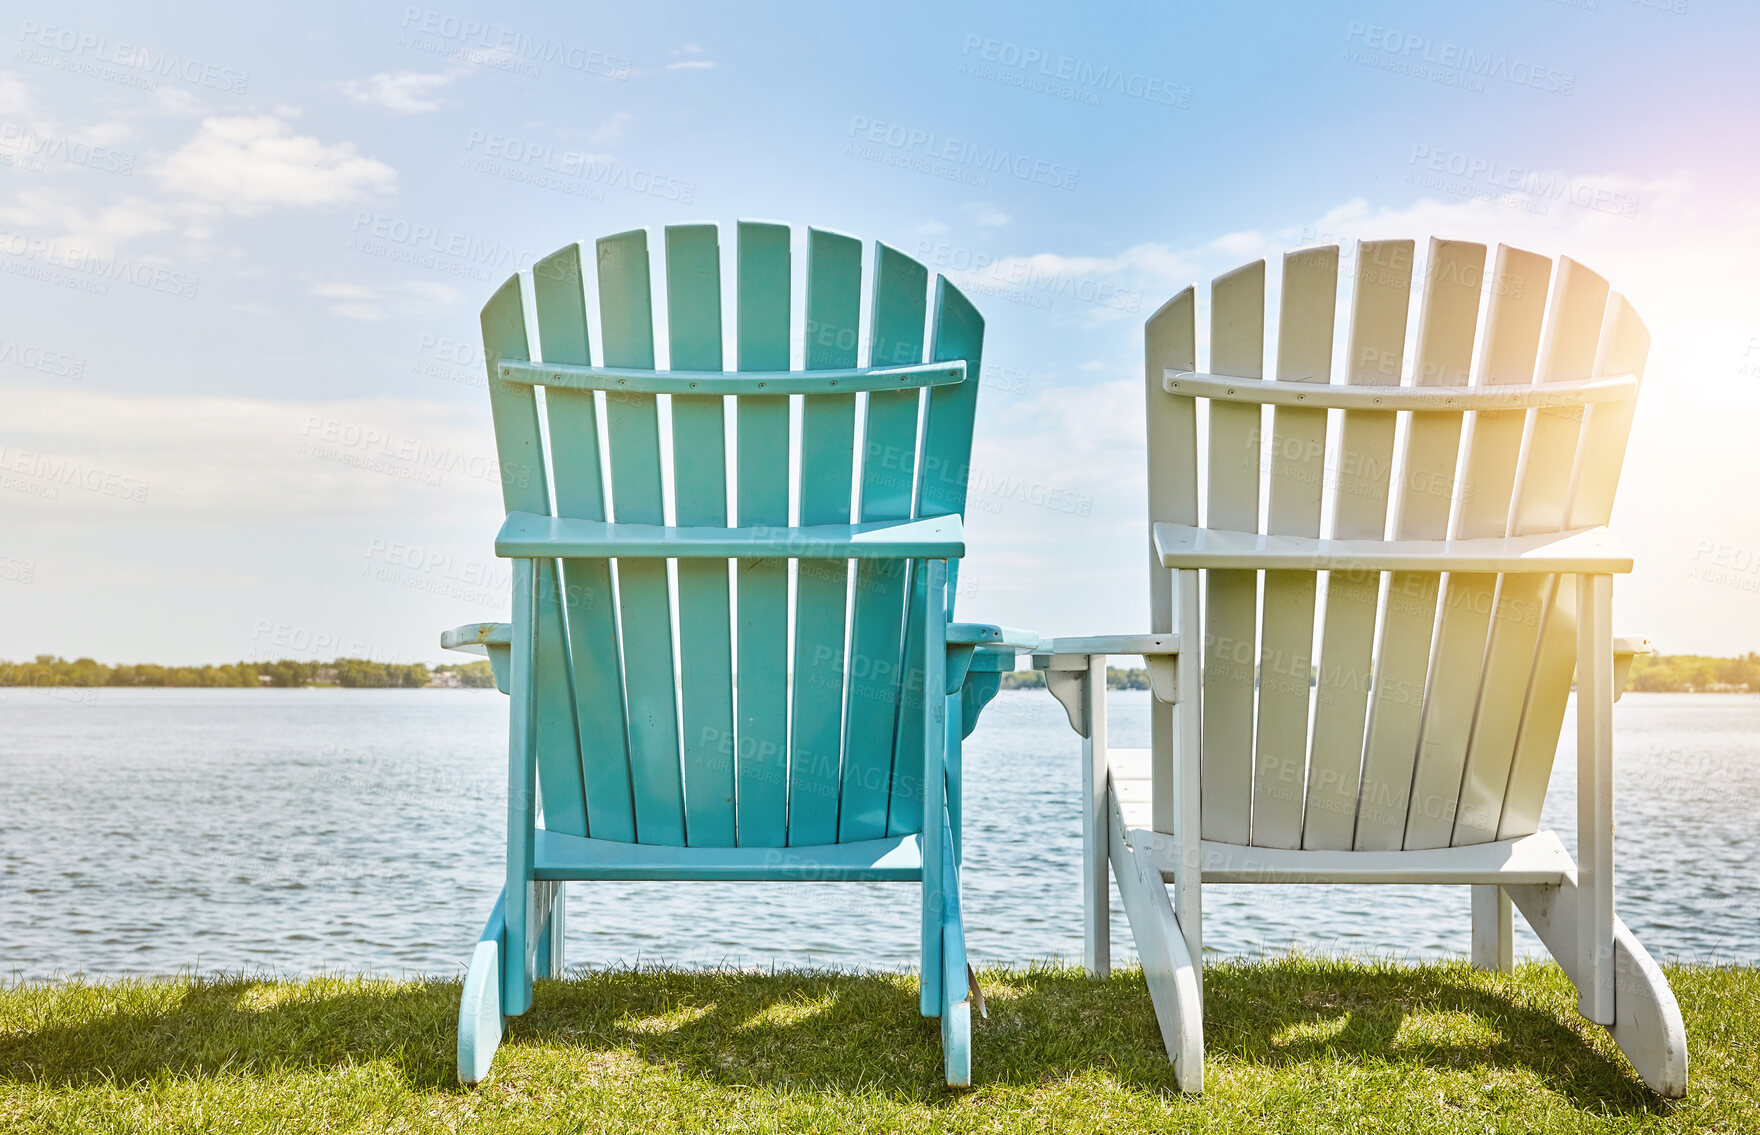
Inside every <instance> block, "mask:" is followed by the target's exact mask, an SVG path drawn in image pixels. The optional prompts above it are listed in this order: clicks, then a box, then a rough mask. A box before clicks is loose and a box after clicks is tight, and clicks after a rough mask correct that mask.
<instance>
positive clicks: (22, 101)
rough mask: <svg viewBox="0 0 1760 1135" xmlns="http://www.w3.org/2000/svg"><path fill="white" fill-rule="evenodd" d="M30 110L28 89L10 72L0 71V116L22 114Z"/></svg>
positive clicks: (22, 81) (20, 79) (21, 80)
mask: <svg viewBox="0 0 1760 1135" xmlns="http://www.w3.org/2000/svg"><path fill="white" fill-rule="evenodd" d="M30 108H31V93H30V88H28V87H26V86H25V83H24V80H23V79H22V78H20V77H19V76H18V75H17V74H15V73H14V72H11V71H0V114H24V113H26V112H27V111H29V110H30Z"/></svg>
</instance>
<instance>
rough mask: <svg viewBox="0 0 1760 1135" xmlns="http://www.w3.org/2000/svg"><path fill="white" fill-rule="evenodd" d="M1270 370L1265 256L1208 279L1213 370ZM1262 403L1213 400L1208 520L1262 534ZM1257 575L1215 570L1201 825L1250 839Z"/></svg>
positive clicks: (1207, 623) (1209, 612) (1210, 588)
mask: <svg viewBox="0 0 1760 1135" xmlns="http://www.w3.org/2000/svg"><path fill="white" fill-rule="evenodd" d="M1264 366H1265V262H1264V261H1263V260H1256V261H1254V262H1253V263H1251V264H1247V265H1243V266H1242V267H1240V268H1237V269H1235V270H1234V271H1233V272H1230V273H1228V274H1227V275H1225V276H1219V277H1217V278H1216V280H1215V281H1214V282H1213V283H1212V284H1211V285H1210V369H1211V370H1214V371H1218V372H1221V373H1225V374H1238V375H1240V376H1241V377H1243V378H1259V377H1261V376H1262V374H1263V372H1264ZM1259 419H1260V414H1259V408H1258V407H1257V406H1250V405H1242V404H1238V403H1227V402H1216V403H1212V404H1211V406H1210V439H1209V442H1210V444H1209V484H1208V493H1207V496H1208V499H1207V501H1206V505H1205V515H1204V524H1205V525H1206V526H1207V527H1210V528H1221V529H1228V530H1230V531H1234V532H1257V531H1258V530H1259V461H1260V456H1259V451H1260V445H1259V441H1260V425H1259ZM1258 601H1259V579H1258V576H1257V574H1255V573H1254V572H1251V571H1213V572H1210V573H1209V576H1208V578H1207V580H1206V581H1205V609H1204V628H1205V629H1204V742H1205V743H1204V753H1203V769H1202V777H1203V810H1204V820H1203V823H1204V831H1205V832H1206V833H1208V834H1210V835H1213V836H1214V837H1215V838H1217V839H1227V840H1234V841H1239V842H1241V843H1246V842H1247V841H1248V839H1249V837H1250V832H1251V827H1252V809H1253V720H1254V719H1253V685H1254V674H1255V670H1256V669H1257V666H1258V661H1259V647H1258V643H1259V634H1258V625H1259V616H1258Z"/></svg>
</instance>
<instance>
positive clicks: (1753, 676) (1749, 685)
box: [1626, 653, 1760, 693]
mask: <svg viewBox="0 0 1760 1135" xmlns="http://www.w3.org/2000/svg"><path fill="white" fill-rule="evenodd" d="M1626 688H1627V689H1630V690H1644V691H1647V692H1654V693H1754V692H1756V691H1760V654H1752V653H1749V654H1744V655H1742V656H1740V657H1738V658H1708V657H1706V656H1705V655H1703V654H1640V655H1639V656H1638V657H1636V658H1634V659H1632V676H1631V678H1630V679H1629V680H1628V682H1627V683H1626Z"/></svg>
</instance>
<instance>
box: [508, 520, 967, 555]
mask: <svg viewBox="0 0 1760 1135" xmlns="http://www.w3.org/2000/svg"><path fill="white" fill-rule="evenodd" d="M495 554H496V555H497V556H503V557H506V558H510V559H528V558H531V559H547V558H552V557H581V558H584V559H612V558H616V557H620V556H622V557H630V558H662V557H663V558H666V559H691V558H697V557H701V558H707V559H723V560H727V559H740V558H744V559H774V558H788V559H824V560H862V559H882V560H884V559H930V560H947V559H959V558H960V557H962V556H964V555H965V554H966V542H965V530H964V527H963V525H962V524H961V522H960V518H959V516H958V515H957V514H954V515H949V516H932V517H927V518H919V519H916V520H879V521H870V522H868V523H866V524H812V525H806V526H804V527H799V528H788V527H771V526H764V527H755V528H709V527H678V526H672V525H664V524H618V523H606V522H605V521H603V520H576V519H572V518H569V517H561V516H539V515H537V514H536V513H530V512H510V513H508V514H507V520H506V522H505V523H504V524H502V526H501V531H500V532H499V533H498V534H497V535H496V537H495Z"/></svg>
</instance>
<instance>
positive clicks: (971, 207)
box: [965, 201, 1014, 229]
mask: <svg viewBox="0 0 1760 1135" xmlns="http://www.w3.org/2000/svg"><path fill="white" fill-rule="evenodd" d="M965 212H966V216H968V217H970V218H971V219H972V223H973V224H975V225H980V226H982V227H984V228H987V229H999V228H1001V227H1002V226H1003V225H1006V224H1008V223H1009V222H1010V221H1012V220H1014V218H1013V217H1011V216H1009V215H1008V214H1007V213H1004V212H1003V211H1002V210H1001V209H999V208H997V207H996V206H995V205H992V204H990V203H989V202H988V201H972V202H969V203H968V204H967V205H966V206H965Z"/></svg>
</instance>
